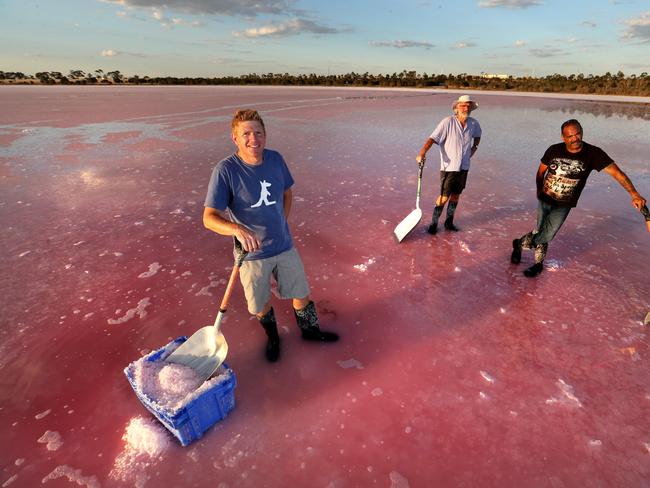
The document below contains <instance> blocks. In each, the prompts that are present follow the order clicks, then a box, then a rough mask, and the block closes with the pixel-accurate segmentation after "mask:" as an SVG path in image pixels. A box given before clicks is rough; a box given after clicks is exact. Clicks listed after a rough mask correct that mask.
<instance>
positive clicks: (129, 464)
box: [109, 417, 170, 486]
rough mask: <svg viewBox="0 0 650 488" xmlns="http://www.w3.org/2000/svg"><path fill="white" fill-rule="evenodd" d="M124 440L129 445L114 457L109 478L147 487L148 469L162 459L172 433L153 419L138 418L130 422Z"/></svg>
mask: <svg viewBox="0 0 650 488" xmlns="http://www.w3.org/2000/svg"><path fill="white" fill-rule="evenodd" d="M122 440H124V441H126V445H125V446H124V450H123V451H122V452H121V453H120V454H119V455H118V456H117V457H116V458H115V463H114V464H113V469H112V470H111V472H110V473H109V477H110V478H112V479H114V480H119V481H123V482H128V483H129V485H131V486H133V485H135V486H144V485H145V483H146V481H147V479H148V476H147V474H146V469H147V468H148V467H149V466H151V465H152V464H154V463H156V462H158V461H160V460H161V458H162V455H163V454H164V452H165V451H166V450H167V448H168V447H169V444H170V442H169V435H168V434H167V431H165V429H164V428H163V427H162V426H161V425H160V424H159V423H157V422H155V421H154V420H152V419H149V418H146V419H145V418H143V417H135V418H133V419H131V421H130V422H129V424H128V425H127V427H126V430H125V432H124V435H123V436H122Z"/></svg>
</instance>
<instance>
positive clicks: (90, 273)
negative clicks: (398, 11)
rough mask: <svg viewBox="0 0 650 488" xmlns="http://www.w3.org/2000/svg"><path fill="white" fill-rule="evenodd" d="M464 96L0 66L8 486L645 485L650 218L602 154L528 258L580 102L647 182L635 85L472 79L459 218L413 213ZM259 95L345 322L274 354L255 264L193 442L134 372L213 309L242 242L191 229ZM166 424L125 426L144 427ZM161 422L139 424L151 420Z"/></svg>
mask: <svg viewBox="0 0 650 488" xmlns="http://www.w3.org/2000/svg"><path fill="white" fill-rule="evenodd" d="M457 96H458V95H457V94H456V93H445V92H423V91H397V90H396V91H391V90H362V89H359V90H344V89H317V88H300V89H296V88H284V87H275V88H271V87H269V88H260V87H193V88H190V87H2V88H1V89H0V106H2V107H3V108H2V110H1V111H0V189H1V196H0V218H1V222H2V226H3V232H2V234H1V236H0V243H1V244H2V253H1V256H0V260H1V261H0V277H1V278H2V280H1V284H0V287H1V288H0V293H1V294H0V300H1V303H2V322H1V329H0V372H1V374H2V377H1V382H0V405H1V406H0V432H1V434H0V439H1V445H2V448H0V461H1V463H0V465H1V467H2V473H1V475H0V483H1V484H2V486H3V487H5V486H20V487H23V486H24V487H33V486H41V484H45V485H46V486H53V487H57V486H79V485H81V486H89V487H91V486H92V487H96V486H151V487H153V486H179V487H184V486H192V487H221V488H225V487H235V486H237V487H240V486H242V487H264V486H268V487H280V486H282V487H284V486H300V487H303V486H304V487H312V486H313V487H327V488H338V487H369V486H378V487H392V488H405V487H431V486H468V487H469V486H485V487H492V486H494V487H496V486H499V487H501V486H533V487H538V486H539V487H545V486H552V487H564V486H603V487H605V486H617V487H620V486H625V487H640V486H648V483H649V481H648V480H650V415H649V413H650V372H649V369H648V361H649V356H650V350H649V348H648V328H647V327H645V326H644V325H643V318H644V317H645V315H646V313H647V312H648V311H649V310H650V286H649V285H650V252H649V246H648V244H649V242H650V235H648V232H647V231H646V229H645V224H644V222H643V220H642V218H641V216H640V214H639V213H638V212H637V211H636V210H634V209H633V208H632V206H631V204H630V199H629V197H628V195H627V193H626V192H625V191H624V190H623V189H622V188H621V187H620V186H619V185H618V184H617V183H616V182H615V181H614V180H612V179H611V178H610V177H609V176H608V175H607V174H605V173H602V174H592V176H591V179H590V181H589V183H588V185H587V187H586V189H585V191H584V193H583V196H582V199H581V201H580V205H579V207H578V208H577V209H575V210H574V211H572V213H571V215H570V216H569V219H568V220H567V222H566V224H565V226H564V227H563V228H562V230H561V231H560V233H559V234H558V236H557V237H556V239H555V240H554V241H553V242H552V243H551V246H550V249H549V255H548V258H547V262H546V270H545V271H544V272H543V273H542V274H541V275H540V276H539V277H538V278H536V279H529V278H526V277H524V276H523V275H522V274H521V271H522V270H523V269H524V267H526V266H528V265H529V264H530V263H531V262H532V256H531V255H530V254H525V255H524V258H523V261H522V264H521V265H519V266H515V265H512V264H510V262H509V255H510V250H511V248H510V243H511V241H512V239H513V238H515V237H518V236H520V235H521V234H523V233H525V232H527V231H528V230H530V229H531V228H532V226H533V225H534V216H535V209H536V200H535V193H534V184H535V171H536V168H537V165H538V163H539V159H540V157H541V155H542V154H543V152H544V150H545V149H546V147H547V146H548V145H550V144H552V143H555V142H559V127H560V124H561V123H562V122H563V121H564V120H566V119H568V118H573V117H575V118H578V119H579V120H580V121H581V122H582V124H583V126H584V129H585V140H586V141H588V142H591V143H594V144H597V145H599V146H601V147H603V148H604V149H605V150H606V151H607V152H608V153H609V154H610V155H611V156H612V157H613V158H614V159H615V160H616V161H617V162H619V164H620V166H621V167H622V168H623V169H624V170H625V171H626V173H627V174H628V175H629V176H630V178H631V179H632V181H633V182H634V183H635V185H636V186H637V188H638V189H639V191H640V192H641V193H642V194H643V195H644V196H646V197H648V196H649V195H650V169H649V166H648V154H650V140H649V139H648V134H650V115H649V112H648V105H647V104H624V103H613V102H607V101H588V100H571V99H545V98H538V97H530V98H529V97H510V96H505V95H500V94H477V95H476V94H475V95H474V96H475V97H476V99H477V100H478V101H479V103H480V108H479V109H478V110H477V111H476V112H475V113H474V115H475V116H476V118H477V119H478V120H479V121H480V123H481V125H482V127H483V139H482V143H481V146H480V149H479V151H478V153H477V155H476V156H475V158H474V160H473V163H472V169H471V171H470V177H469V181H468V187H467V189H466V191H465V193H464V194H463V197H462V199H461V203H460V205H459V207H458V210H457V214H456V215H457V216H456V223H457V225H458V226H459V227H460V228H461V231H460V232H458V233H449V232H444V231H443V232H440V233H439V234H438V235H436V236H430V235H429V234H427V233H426V232H425V228H426V225H427V222H426V221H427V220H428V217H429V216H430V211H431V207H432V201H433V198H434V197H435V194H436V192H437V187H438V176H437V170H438V162H437V155H436V154H435V148H434V149H433V150H432V153H430V157H429V162H428V164H427V166H426V168H425V174H424V183H423V195H422V203H423V205H422V206H423V208H424V213H425V217H424V218H423V220H422V222H421V224H420V225H419V226H418V227H417V228H416V229H415V230H414V231H413V232H412V233H411V234H410V235H409V236H408V237H407V238H406V239H405V240H404V241H403V242H402V243H401V244H396V243H395V241H394V240H393V235H392V231H393V228H394V227H395V226H396V225H397V224H398V223H399V222H400V221H401V220H402V219H403V218H404V217H406V216H407V215H408V214H409V213H410V212H411V210H413V208H414V207H415V191H416V183H417V166H416V163H415V160H414V158H415V156H416V154H417V152H418V150H419V148H420V147H421V145H422V143H423V142H424V140H425V139H426V138H427V136H428V135H429V134H430V133H431V130H432V129H433V127H434V126H435V124H436V123H437V122H438V121H439V120H440V119H441V118H442V117H444V116H446V115H448V114H450V105H451V103H452V101H453V100H454V99H455V98H456V97H457ZM240 107H254V108H257V109H258V110H259V111H260V112H261V114H262V116H263V117H264V119H265V122H266V126H267V130H268V136H269V137H268V147H270V148H274V149H277V150H279V151H280V152H282V153H283V154H284V156H285V158H286V160H287V162H288V163H289V165H290V167H291V170H292V172H293V175H294V178H295V180H296V185H295V187H294V205H293V208H292V213H291V218H290V225H291V227H292V232H293V235H294V239H295V242H296V245H297V247H298V249H299V251H300V253H301V255H302V258H303V261H304V263H305V267H306V269H307V273H308V276H309V279H310V283H311V286H312V296H313V298H314V299H315V301H316V303H317V307H318V309H319V311H320V317H321V322H322V326H323V328H325V329H329V330H335V331H337V332H338V333H339V334H340V335H341V340H340V342H338V343H335V344H326V345H321V344H313V343H306V342H303V341H302V340H301V339H300V334H299V333H298V330H297V327H296V326H295V324H294V321H293V317H292V314H291V308H290V303H288V302H286V301H284V302H281V301H278V300H276V301H275V302H274V307H275V311H276V315H277V317H278V321H279V324H280V331H281V338H282V357H281V360H280V361H279V362H278V363H276V364H268V363H267V362H266V361H265V359H264V357H263V348H264V344H265V336H264V333H263V331H262V329H261V328H260V326H259V325H258V324H257V323H256V321H254V320H251V319H250V317H249V315H248V313H247V311H246V308H245V304H244V299H243V293H242V291H241V287H238V288H237V289H236V291H235V293H234V295H233V298H232V300H231V305H230V308H229V311H228V315H227V318H226V321H225V323H224V325H223V329H222V330H223V332H224V334H225V335H226V338H227V340H228V344H229V346H230V351H229V355H228V359H227V362H228V364H229V366H230V367H231V368H232V369H233V370H234V371H235V374H236V377H237V382H238V386H237V388H236V390H235V398H236V407H235V409H234V410H233V411H232V412H231V413H230V415H228V416H227V417H226V418H225V419H224V420H222V421H221V422H219V423H217V424H216V425H215V426H214V427H213V428H212V429H210V430H209V431H208V432H207V433H206V434H205V436H204V437H203V438H202V439H200V440H199V441H197V442H195V443H193V444H191V445H190V446H188V447H181V446H180V445H179V444H178V442H176V440H175V439H174V438H173V437H172V436H171V435H169V434H168V433H166V431H162V432H161V431H160V430H156V429H159V428H161V427H160V424H159V423H157V422H152V421H151V419H153V417H152V416H151V415H150V414H149V413H148V412H147V411H146V410H145V408H144V407H143V406H142V404H141V403H140V402H139V401H138V398H137V397H136V395H135V394H134V392H133V391H132V390H131V387H130V385H129V383H128V382H127V380H126V378H125V376H124V374H123V369H124V368H125V367H126V366H127V365H128V364H129V363H130V362H132V361H134V360H136V359H138V358H140V357H141V356H143V355H144V354H146V353H148V352H150V351H152V350H155V349H158V348H160V347H162V346H163V345H165V344H166V343H168V342H169V341H170V340H171V339H174V338H176V337H178V336H181V335H191V334H192V333H193V332H194V331H195V330H197V329H199V328H200V327H202V326H205V325H209V324H211V323H212V322H213V321H214V318H215V315H216V313H217V308H218V305H219V302H220V300H221V296H222V293H223V291H224V289H225V283H226V280H227V278H228V276H229V273H230V269H231V267H232V253H231V241H230V240H229V239H228V238H224V237H220V236H217V235H215V234H212V233H210V232H208V231H207V230H205V229H204V228H203V227H202V224H201V214H202V209H203V198H204V195H205V189H206V185H207V182H208V179H209V177H210V172H211V170H212V167H213V166H214V165H215V164H216V163H217V162H218V161H219V160H220V159H221V158H223V157H224V156H226V155H228V154H230V153H231V152H232V151H233V150H234V146H233V145H232V143H231V142H230V140H229V138H228V131H229V120H230V116H231V114H232V112H233V111H234V110H235V109H236V108H240ZM136 424H137V425H142V424H147V425H149V427H150V428H151V429H154V431H155V435H154V436H153V437H152V439H149V440H148V441H146V442H138V441H137V440H136V441H132V440H129V439H131V438H130V437H129V435H128V434H129V432H131V431H130V430H129V429H130V428H131V427H130V426H133V425H136ZM147 442H149V443H147Z"/></svg>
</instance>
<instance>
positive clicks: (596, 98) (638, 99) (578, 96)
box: [0, 83, 650, 104]
mask: <svg viewBox="0 0 650 488" xmlns="http://www.w3.org/2000/svg"><path fill="white" fill-rule="evenodd" d="M2 87H5V88H6V87H25V88H35V87H39V88H54V89H77V88H95V87H99V88H101V89H104V88H113V87H131V88H133V87H142V88H161V87H162V88H172V87H173V88H199V89H204V88H213V89H224V88H239V89H252V88H256V89H259V88H268V89H275V90H287V89H316V90H349V91H362V90H365V91H383V92H417V93H432V94H442V93H453V94H458V93H464V94H470V95H479V94H480V95H495V96H513V97H532V98H555V99H564V100H580V101H591V102H614V103H635V104H650V97H643V96H633V95H599V94H587V93H556V92H525V91H514V90H512V91H510V90H508V91H506V90H476V89H467V90H465V89H460V88H412V87H377V86H322V85H163V84H158V85H153V84H134V83H133V84H130V83H112V84H99V83H98V84H86V85H73V84H71V85H59V84H57V85H49V84H48V85H44V84H40V83H35V84H28V83H0V89H2Z"/></svg>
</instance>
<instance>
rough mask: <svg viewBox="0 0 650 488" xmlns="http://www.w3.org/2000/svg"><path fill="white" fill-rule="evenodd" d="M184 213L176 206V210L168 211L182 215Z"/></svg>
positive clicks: (171, 213)
mask: <svg viewBox="0 0 650 488" xmlns="http://www.w3.org/2000/svg"><path fill="white" fill-rule="evenodd" d="M184 213H185V212H183V209H181V208H177V209H176V210H172V211H171V212H169V215H182V214H184Z"/></svg>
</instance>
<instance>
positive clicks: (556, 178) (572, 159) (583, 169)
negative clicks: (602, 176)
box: [538, 142, 614, 207]
mask: <svg viewBox="0 0 650 488" xmlns="http://www.w3.org/2000/svg"><path fill="white" fill-rule="evenodd" d="M613 162H614V160H613V159H612V158H610V157H609V156H608V155H607V153H606V152H605V151H603V150H602V149H601V148H599V147H596V146H592V145H591V144H587V143H586V142H583V143H582V149H581V150H580V151H579V152H577V153H571V152H569V151H567V149H566V145H565V144H564V143H563V142H561V143H559V144H553V145H552V146H551V147H549V148H548V149H547V150H546V152H545V153H544V156H543V157H542V163H544V164H545V165H546V166H548V171H547V172H546V174H545V175H544V184H543V188H542V189H541V192H540V193H539V195H538V198H539V199H540V200H542V201H544V202H546V203H549V204H551V205H556V206H558V207H575V206H576V205H577V204H578V199H579V198H580V193H581V192H582V189H583V188H584V187H585V184H586V183H587V178H588V177H589V173H591V172H592V171H593V170H596V171H600V170H602V169H603V168H606V167H607V166H609V165H610V164H611V163H613Z"/></svg>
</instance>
